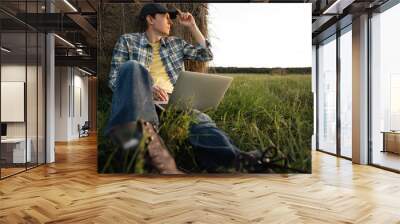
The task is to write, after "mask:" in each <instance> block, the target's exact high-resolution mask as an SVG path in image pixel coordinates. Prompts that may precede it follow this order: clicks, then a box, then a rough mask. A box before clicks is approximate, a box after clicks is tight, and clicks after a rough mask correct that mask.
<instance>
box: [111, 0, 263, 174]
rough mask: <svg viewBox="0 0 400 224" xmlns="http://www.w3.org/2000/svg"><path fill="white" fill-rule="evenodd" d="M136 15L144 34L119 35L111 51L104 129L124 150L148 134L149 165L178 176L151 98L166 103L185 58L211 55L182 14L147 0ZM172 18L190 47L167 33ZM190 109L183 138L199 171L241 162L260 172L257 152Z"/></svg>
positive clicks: (207, 58)
mask: <svg viewBox="0 0 400 224" xmlns="http://www.w3.org/2000/svg"><path fill="white" fill-rule="evenodd" d="M139 18H140V21H141V23H142V27H143V29H142V30H143V31H144V32H142V33H129V34H124V35H122V36H121V37H120V38H119V40H118V41H117V43H116V45H115V48H114V51H113V57H112V62H111V71H110V77H109V78H110V80H109V84H110V88H111V89H112V90H113V98H112V111H111V116H110V120H109V123H108V125H107V128H106V131H105V132H106V135H108V136H110V137H111V138H112V139H113V140H114V141H116V142H117V143H118V144H119V145H120V146H121V147H122V148H124V149H126V150H135V149H136V148H137V147H138V145H140V142H141V141H140V140H141V139H142V138H143V136H150V138H149V139H148V140H147V141H146V146H147V150H148V157H149V159H150V161H151V164H152V166H153V167H154V168H155V169H157V170H158V171H159V172H160V173H162V174H179V173H182V171H180V170H179V169H178V168H177V166H176V163H175V160H174V158H173V157H172V156H171V154H170V152H169V151H168V149H167V148H166V147H165V144H164V143H163V140H162V139H161V138H160V136H159V135H158V134H157V131H158V127H159V117H158V114H157V111H156V108H155V105H154V100H157V101H168V97H169V95H168V94H170V93H172V90H173V88H174V84H175V82H176V81H177V79H178V74H179V72H180V71H183V70H184V61H185V60H195V61H210V60H212V58H213V54H212V52H211V50H210V43H209V41H208V40H207V39H205V38H204V36H203V34H202V33H201V32H200V30H199V28H198V27H197V25H196V22H195V20H194V18H193V16H192V15H191V14H190V13H188V12H180V11H179V10H176V9H175V10H169V9H167V8H166V7H164V6H163V5H161V4H157V3H149V4H146V5H144V6H143V8H142V9H141V11H140V15H139ZM175 18H177V21H178V24H180V25H182V26H184V27H186V28H187V29H188V30H189V31H190V32H191V34H192V35H193V37H194V38H195V40H196V42H197V44H196V45H192V44H190V43H187V42H186V41H185V40H183V39H181V38H178V37H174V36H169V34H170V30H171V26H172V24H173V22H172V20H171V19H175ZM205 91H206V90H205ZM193 113H194V114H195V116H196V122H194V123H193V124H192V125H191V126H190V135H189V142H190V144H191V146H192V147H193V150H194V153H195V157H196V160H197V162H198V164H199V166H200V167H201V168H202V169H204V170H206V171H208V172H215V171H216V170H217V169H218V168H220V167H237V166H238V164H240V165H243V164H246V165H248V166H251V168H252V169H253V168H255V167H257V168H256V169H255V171H258V172H262V171H261V170H260V169H262V164H263V161H262V157H263V155H262V152H261V151H252V152H243V151H240V150H239V149H238V148H237V147H236V146H235V145H233V144H232V142H231V140H230V139H229V137H228V136H227V135H226V133H224V132H223V131H221V130H220V129H218V128H217V127H216V125H215V123H214V122H213V120H212V119H211V118H210V117H209V116H208V115H206V114H204V113H201V112H199V111H193Z"/></svg>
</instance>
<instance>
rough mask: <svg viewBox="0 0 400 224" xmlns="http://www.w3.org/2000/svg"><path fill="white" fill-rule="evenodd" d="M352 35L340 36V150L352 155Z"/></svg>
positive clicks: (347, 33) (346, 155) (348, 33)
mask: <svg viewBox="0 0 400 224" xmlns="http://www.w3.org/2000/svg"><path fill="white" fill-rule="evenodd" d="M351 48H352V35H351V30H350V31H348V32H346V33H344V34H343V35H341V36H340V122H341V124H340V127H341V130H340V131H341V132H340V135H341V137H340V152H341V155H342V156H345V157H349V158H351V157H352V150H351V141H352V137H351V136H352V125H351V124H352V66H351V65H352V49H351Z"/></svg>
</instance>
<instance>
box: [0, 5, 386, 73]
mask: <svg viewBox="0 0 400 224" xmlns="http://www.w3.org/2000/svg"><path fill="white" fill-rule="evenodd" d="M387 1H388V0H250V1H240V0H238V1H237V2H254V3H256V2H260V3H261V2H264V3H266V2H268V3H311V4H312V36H313V43H318V41H320V40H321V39H323V38H325V37H326V36H329V35H332V33H334V32H336V29H337V28H336V27H339V26H338V25H337V24H340V26H345V25H346V24H347V23H351V18H352V17H353V16H357V15H358V14H360V13H362V12H365V11H367V10H372V9H374V8H376V7H378V6H380V5H382V4H383V3H385V2H387ZM45 2H46V1H45V0H39V1H32V2H29V1H25V0H19V1H18V0H13V1H11V0H1V5H0V21H1V25H2V31H3V32H11V33H17V32H20V31H22V30H23V31H24V30H25V28H28V29H29V30H32V31H34V30H36V31H40V32H44V31H47V32H55V33H57V34H58V35H59V36H60V37H61V38H63V39H64V40H67V41H68V42H70V43H72V44H73V45H75V47H71V45H70V44H68V43H65V41H62V40H61V39H60V38H56V42H55V44H56V63H57V64H58V65H71V64H73V65H76V66H86V67H87V68H88V69H90V70H92V71H96V58H97V55H96V47H97V41H96V40H97V7H98V3H99V1H96V0H68V1H67V0H50V2H51V7H52V8H53V11H52V13H48V12H49V11H50V9H49V7H47V8H46V5H45ZM100 2H102V3H132V2H135V1H134V0H101V1H100ZM140 2H152V1H140ZM164 2H167V1H164ZM208 2H210V3H211V2H225V1H221V0H215V1H212V0H211V1H208ZM226 2H235V0H233V1H232V0H230V1H226ZM26 12H28V13H26ZM339 20H340V21H341V22H340V23H338V21H339ZM346 21H347V22H346ZM335 26H336V27H335ZM7 38H8V37H7ZM15 40H18V38H16V39H15ZM28 52H29V50H28Z"/></svg>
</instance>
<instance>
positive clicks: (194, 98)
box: [155, 71, 233, 111]
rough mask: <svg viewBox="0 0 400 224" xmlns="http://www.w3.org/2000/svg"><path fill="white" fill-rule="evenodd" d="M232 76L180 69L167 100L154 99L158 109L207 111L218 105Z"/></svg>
mask: <svg viewBox="0 0 400 224" xmlns="http://www.w3.org/2000/svg"><path fill="white" fill-rule="evenodd" d="M232 80H233V78H232V77H227V76H221V75H214V74H206V73H198V72H189V71H182V72H181V73H180V74H179V78H178V80H177V82H176V84H175V87H174V91H173V92H172V94H171V96H170V97H169V101H155V104H156V106H158V107H159V108H160V109H165V107H170V106H173V107H174V108H175V109H177V110H185V109H197V110H200V111H207V110H210V109H215V108H217V107H218V105H219V103H220V102H221V101H222V99H223V98H224V95H225V92H226V91H227V90H228V88H229V86H230V85H231V82H232Z"/></svg>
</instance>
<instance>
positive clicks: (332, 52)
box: [318, 37, 336, 153]
mask: <svg viewBox="0 0 400 224" xmlns="http://www.w3.org/2000/svg"><path fill="white" fill-rule="evenodd" d="M318 119H319V122H318V148H319V149H320V150H324V151H327V152H330V153H336V41H335V37H333V40H332V41H329V42H328V43H325V44H323V45H320V46H319V48H318Z"/></svg>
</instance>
